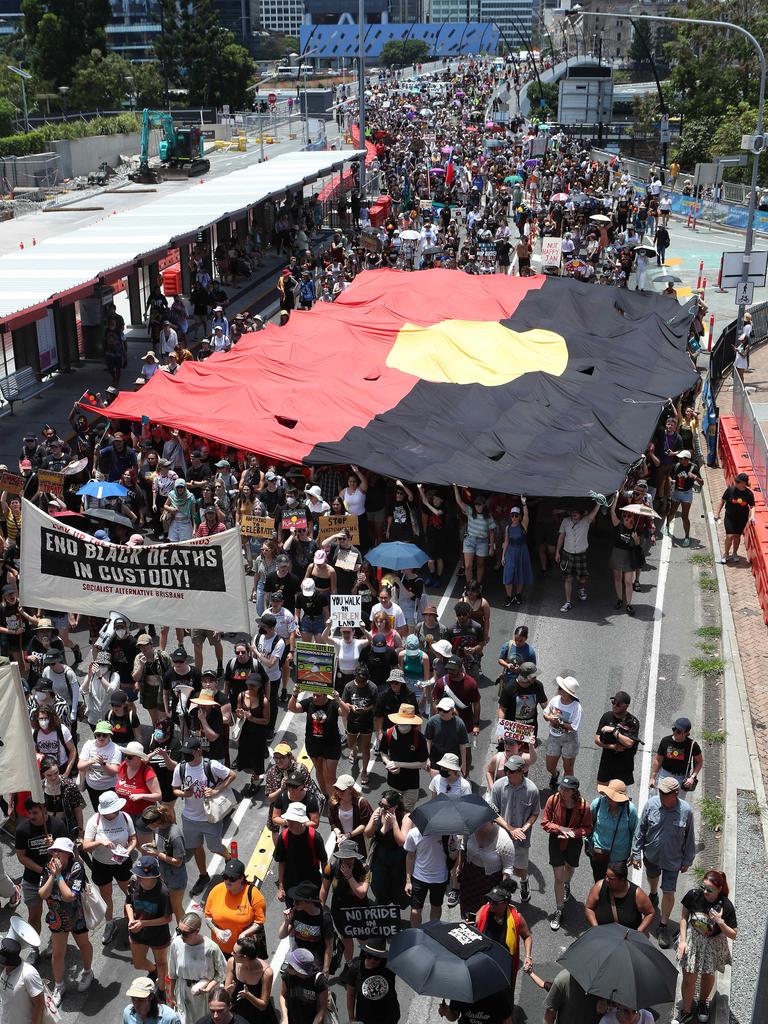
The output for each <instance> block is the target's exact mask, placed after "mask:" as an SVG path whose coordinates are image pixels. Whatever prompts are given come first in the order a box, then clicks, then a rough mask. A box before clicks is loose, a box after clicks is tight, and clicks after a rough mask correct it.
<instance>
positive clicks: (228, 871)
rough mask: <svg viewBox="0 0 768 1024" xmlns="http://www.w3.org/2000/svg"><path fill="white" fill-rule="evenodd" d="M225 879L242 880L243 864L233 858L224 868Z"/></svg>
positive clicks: (243, 873)
mask: <svg viewBox="0 0 768 1024" xmlns="http://www.w3.org/2000/svg"><path fill="white" fill-rule="evenodd" d="M223 873H224V877H225V878H243V877H244V875H245V864H243V862H242V861H241V860H238V859H237V857H233V858H232V859H231V860H228V861H227V865H226V867H225V868H224V872H223Z"/></svg>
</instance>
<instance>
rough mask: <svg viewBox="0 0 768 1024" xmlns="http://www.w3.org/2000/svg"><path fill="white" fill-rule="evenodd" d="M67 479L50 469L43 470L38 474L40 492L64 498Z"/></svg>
mask: <svg viewBox="0 0 768 1024" xmlns="http://www.w3.org/2000/svg"><path fill="white" fill-rule="evenodd" d="M65 479H66V477H65V476H64V474H63V473H52V472H51V471H50V470H49V469H41V470H39V471H38V474H37V480H38V483H39V484H40V490H41V491H42V492H43V493H44V494H54V495H56V496H57V497H59V498H61V497H63V496H64V480H65Z"/></svg>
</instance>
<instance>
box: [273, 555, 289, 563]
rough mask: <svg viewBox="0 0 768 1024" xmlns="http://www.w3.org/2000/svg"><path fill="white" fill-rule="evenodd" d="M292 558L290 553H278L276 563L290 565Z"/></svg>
mask: <svg viewBox="0 0 768 1024" xmlns="http://www.w3.org/2000/svg"><path fill="white" fill-rule="evenodd" d="M290 564H291V560H290V558H289V557H288V555H278V556H277V558H276V559H275V565H290Z"/></svg>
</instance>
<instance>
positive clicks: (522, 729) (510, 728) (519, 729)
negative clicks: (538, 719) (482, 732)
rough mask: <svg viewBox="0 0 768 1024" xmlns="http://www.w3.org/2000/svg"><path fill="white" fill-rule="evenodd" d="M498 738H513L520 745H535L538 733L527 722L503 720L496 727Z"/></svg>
mask: <svg viewBox="0 0 768 1024" xmlns="http://www.w3.org/2000/svg"><path fill="white" fill-rule="evenodd" d="M496 736H497V737H498V738H499V739H501V738H502V737H503V736H511V738H512V739H513V740H517V741H518V743H533V741H534V739H535V738H536V732H535V729H534V727H533V726H532V725H529V724H528V723H527V722H512V721H510V720H509V719H508V718H503V719H502V720H501V721H500V722H499V724H498V725H497V726H496Z"/></svg>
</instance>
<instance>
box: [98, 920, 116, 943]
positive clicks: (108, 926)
mask: <svg viewBox="0 0 768 1024" xmlns="http://www.w3.org/2000/svg"><path fill="white" fill-rule="evenodd" d="M116 931H117V921H107V922H106V923H105V924H104V934H103V935H102V937H101V944H102V946H108V945H109V943H110V942H111V941H112V939H114V937H115V932H116Z"/></svg>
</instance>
